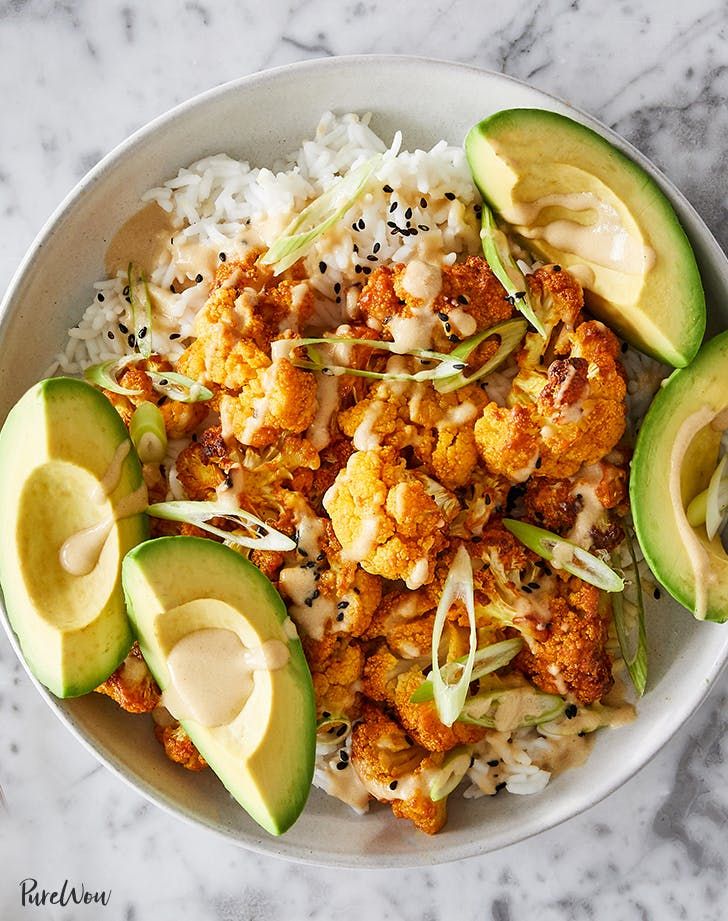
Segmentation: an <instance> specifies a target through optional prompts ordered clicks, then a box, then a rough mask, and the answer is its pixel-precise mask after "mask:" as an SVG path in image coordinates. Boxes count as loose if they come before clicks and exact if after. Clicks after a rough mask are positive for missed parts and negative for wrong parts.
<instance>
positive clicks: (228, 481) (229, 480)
mask: <svg viewBox="0 0 728 921" xmlns="http://www.w3.org/2000/svg"><path fill="white" fill-rule="evenodd" d="M225 485H226V486H227V488H228V489H232V487H233V478H232V477H231V476H230V475H229V474H228V476H226V477H225Z"/></svg>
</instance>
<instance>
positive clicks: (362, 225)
mask: <svg viewBox="0 0 728 921" xmlns="http://www.w3.org/2000/svg"><path fill="white" fill-rule="evenodd" d="M366 226H367V225H366V224H365V223H364V218H363V217H360V218H359V230H364V229H365V228H366Z"/></svg>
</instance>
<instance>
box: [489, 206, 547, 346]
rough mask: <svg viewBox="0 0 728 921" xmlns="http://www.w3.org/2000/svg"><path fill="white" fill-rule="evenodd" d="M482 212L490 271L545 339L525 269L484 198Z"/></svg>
mask: <svg viewBox="0 0 728 921" xmlns="http://www.w3.org/2000/svg"><path fill="white" fill-rule="evenodd" d="M482 215H483V216H482V228H481V231H480V239H481V240H482V243H483V254H484V255H485V259H486V261H487V263H488V265H489V266H490V268H491V271H492V272H493V274H494V275H495V277H496V278H497V279H498V281H499V282H500V283H501V284H502V285H503V287H504V288H505V289H506V294H507V295H508V299H509V300H510V301H511V303H512V304H513V306H514V307H515V308H516V310H518V311H520V312H521V313H522V314H523V316H524V317H525V318H526V319H527V320H528V322H529V323H530V324H531V325H532V326H533V327H534V328H535V329H537V330H538V332H539V333H540V335H542V336H543V337H544V339H545V338H546V330H545V329H544V326H543V323H542V322H541V321H540V320H539V318H538V317H537V316H536V314H535V312H534V310H533V307H532V306H531V301H530V299H529V297H528V286H527V284H526V279H525V278H524V276H523V272H521V270H520V269H519V268H518V266H517V265H516V262H515V260H514V258H513V256H511V251H510V249H509V247H508V240H507V238H506V235H505V234H504V233H503V231H502V230H500V229H499V228H498V226H497V224H496V222H495V218H494V217H493V212H492V211H491V210H490V208H489V207H488V206H487V205H486V203H485V202H483V212H482Z"/></svg>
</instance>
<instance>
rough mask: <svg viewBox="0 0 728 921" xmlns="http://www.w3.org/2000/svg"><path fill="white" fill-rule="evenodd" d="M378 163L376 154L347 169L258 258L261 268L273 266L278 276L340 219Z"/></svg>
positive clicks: (379, 158)
mask: <svg viewBox="0 0 728 921" xmlns="http://www.w3.org/2000/svg"><path fill="white" fill-rule="evenodd" d="M381 162H382V157H381V155H380V154H377V155H376V156H374V157H372V158H371V159H369V160H367V161H366V163H362V165H361V166H359V167H357V168H356V169H354V170H350V171H349V172H348V173H347V174H346V176H343V177H342V178H340V179H339V180H338V182H336V183H335V184H334V185H332V186H331V188H330V189H328V190H327V191H326V192H324V193H323V194H322V195H319V197H318V198H316V199H314V201H312V202H311V204H310V205H308V206H307V207H306V208H304V209H303V211H302V212H301V213H300V214H299V215H298V216H297V217H296V218H294V219H293V220H292V221H291V223H290V224H289V225H288V226H287V227H286V229H285V230H284V231H283V233H282V234H281V236H280V237H278V239H277V240H275V241H274V243H273V244H272V245H271V247H270V249H269V250H268V252H267V253H265V254H264V255H263V256H262V257H261V260H260V261H261V262H262V263H263V265H272V266H275V274H276V275H280V273H281V272H284V271H285V270H286V269H288V268H290V267H291V266H292V265H293V264H294V262H298V260H299V259H301V258H303V256H305V255H306V253H307V252H308V251H309V250H310V249H311V247H312V246H313V244H314V243H315V242H316V240H317V239H318V238H319V237H320V236H321V235H322V234H323V233H325V232H326V231H327V230H328V229H329V227H332V226H333V225H334V224H335V223H336V222H337V221H338V220H340V219H341V218H342V217H343V216H344V215H345V214H346V212H347V211H348V210H349V208H351V206H352V205H353V204H354V202H356V200H357V199H358V198H359V196H360V195H361V194H362V193H363V191H364V189H365V187H366V184H367V182H368V181H369V178H370V177H371V175H372V173H373V172H374V170H375V169H377V167H378V166H379V164H380V163H381Z"/></svg>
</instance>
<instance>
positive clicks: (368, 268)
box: [361, 265, 372, 275]
mask: <svg viewBox="0 0 728 921" xmlns="http://www.w3.org/2000/svg"><path fill="white" fill-rule="evenodd" d="M361 270H362V272H363V273H364V275H371V274H372V269H371V266H368V265H363V266H362V267H361Z"/></svg>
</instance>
